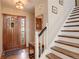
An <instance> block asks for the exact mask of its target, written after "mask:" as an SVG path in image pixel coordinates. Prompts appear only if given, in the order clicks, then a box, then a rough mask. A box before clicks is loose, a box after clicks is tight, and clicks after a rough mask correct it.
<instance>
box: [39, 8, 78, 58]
mask: <svg viewBox="0 0 79 59" xmlns="http://www.w3.org/2000/svg"><path fill="white" fill-rule="evenodd" d="M40 59H79V7H75V8H74V10H73V11H72V13H71V14H70V15H69V18H68V19H67V20H66V21H65V23H64V25H63V27H62V28H61V30H60V31H59V34H58V37H57V39H56V40H55V41H54V46H53V44H52V45H51V46H50V48H48V49H47V50H46V51H45V52H44V53H43V55H42V56H41V58H40Z"/></svg>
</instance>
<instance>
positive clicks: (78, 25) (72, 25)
mask: <svg viewBox="0 0 79 59" xmlns="http://www.w3.org/2000/svg"><path fill="white" fill-rule="evenodd" d="M64 27H79V25H65V26H64Z"/></svg>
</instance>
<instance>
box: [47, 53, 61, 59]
mask: <svg viewBox="0 0 79 59" xmlns="http://www.w3.org/2000/svg"><path fill="white" fill-rule="evenodd" d="M46 57H48V59H62V58H60V57H58V56H57V55H55V54H53V53H50V54H48V55H46Z"/></svg>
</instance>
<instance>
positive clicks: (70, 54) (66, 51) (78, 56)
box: [51, 46, 79, 59]
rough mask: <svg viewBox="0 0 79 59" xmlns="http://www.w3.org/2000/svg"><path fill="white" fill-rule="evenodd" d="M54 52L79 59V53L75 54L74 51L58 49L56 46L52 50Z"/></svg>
mask: <svg viewBox="0 0 79 59" xmlns="http://www.w3.org/2000/svg"><path fill="white" fill-rule="evenodd" d="M51 49H52V50H55V51H57V52H59V53H62V54H64V55H67V56H69V57H72V58H74V59H79V54H78V53H75V52H72V51H69V50H66V49H63V48H60V47H57V46H54V47H52V48H51Z"/></svg>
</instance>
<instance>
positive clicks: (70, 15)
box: [70, 13, 79, 17]
mask: <svg viewBox="0 0 79 59" xmlns="http://www.w3.org/2000/svg"><path fill="white" fill-rule="evenodd" d="M77 15H79V13H78V14H72V15H70V17H72V16H77Z"/></svg>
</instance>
